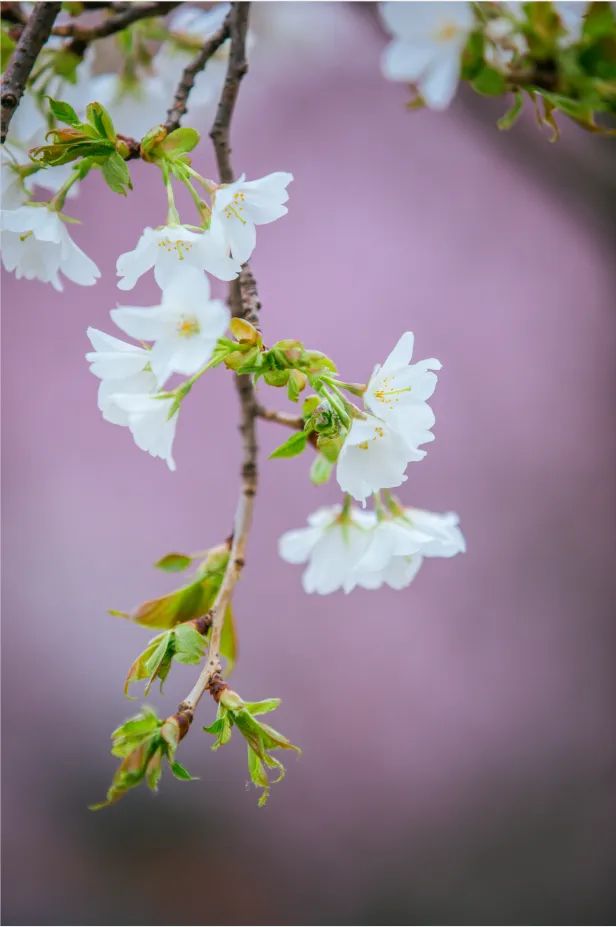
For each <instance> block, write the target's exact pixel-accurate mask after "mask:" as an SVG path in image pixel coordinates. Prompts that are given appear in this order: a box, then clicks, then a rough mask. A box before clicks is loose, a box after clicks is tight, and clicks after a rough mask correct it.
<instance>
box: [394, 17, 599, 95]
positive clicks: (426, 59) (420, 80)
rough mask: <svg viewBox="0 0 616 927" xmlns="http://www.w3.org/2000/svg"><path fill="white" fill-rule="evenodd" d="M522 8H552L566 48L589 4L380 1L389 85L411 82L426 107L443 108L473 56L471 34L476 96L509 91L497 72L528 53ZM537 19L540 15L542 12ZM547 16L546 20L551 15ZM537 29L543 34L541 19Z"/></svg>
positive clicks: (553, 28) (556, 29)
mask: <svg viewBox="0 0 616 927" xmlns="http://www.w3.org/2000/svg"><path fill="white" fill-rule="evenodd" d="M525 7H529V9H530V8H531V7H533V8H534V7H547V8H550V7H551V8H552V10H553V23H550V24H549V28H550V30H551V31H553V32H554V34H555V36H556V44H557V46H558V47H560V48H566V47H567V46H568V45H571V44H573V43H575V42H577V41H579V40H580V38H581V34H582V27H583V24H584V17H585V15H586V13H587V12H588V10H589V4H588V3H578V2H564V3H561V2H555V3H551V4H538V3H537V4H523V3H519V2H513V0H512V2H501V3H494V4H474V3H468V2H465V0H461V2H438V3H428V2H412V3H407V2H403V0H396V2H385V3H381V4H380V11H381V16H382V19H383V23H384V25H385V28H386V29H387V31H388V32H389V33H390V34H391V35H392V36H393V40H392V41H391V43H390V44H389V45H388V47H387V48H386V49H385V51H384V53H383V58H382V65H381V67H382V71H383V75H384V76H385V77H386V78H388V79H389V80H392V81H403V82H405V83H409V84H412V85H413V86H414V87H415V88H416V90H417V92H418V95H419V98H420V100H421V101H423V103H425V105H426V106H428V107H430V109H434V110H443V109H446V108H447V107H448V106H449V104H450V103H451V101H452V100H453V98H454V96H455V93H456V90H457V87H458V83H459V81H460V76H461V74H462V72H463V66H464V56H465V55H468V57H469V58H472V57H473V52H472V51H471V50H470V49H469V44H468V43H469V39H470V37H471V35H475V36H476V37H477V38H478V42H477V46H478V47H479V49H480V55H479V59H480V60H479V62H478V66H477V67H476V68H472V69H471V72H469V74H468V75H467V76H468V77H469V78H470V77H472V78H478V79H477V80H476V82H475V89H476V90H477V91H478V92H479V93H487V94H492V93H494V94H501V93H504V92H505V90H506V89H507V88H506V86H505V83H504V82H503V81H502V79H499V73H498V72H502V73H504V74H505V75H508V74H509V72H510V69H511V67H512V66H513V65H515V64H516V63H518V62H521V61H522V60H523V58H524V56H525V55H526V54H527V53H528V52H529V50H530V49H529V44H528V41H527V32H528V31H529V27H528V24H527V22H526V10H525ZM529 15H530V14H529ZM532 15H535V14H534V11H533V14H532ZM537 15H538V16H539V17H541V13H540V12H539V13H538V14H537ZM546 15H547V16H548V17H549V16H550V15H551V13H550V12H547V13H546ZM544 19H545V17H544ZM531 25H532V24H531ZM537 31H538V32H539V33H541V32H543V33H544V34H545V23H544V20H542V21H541V23H540V24H539V27H538V29H537ZM543 54H544V55H545V54H546V49H545V48H544V49H543ZM495 72H496V73H495Z"/></svg>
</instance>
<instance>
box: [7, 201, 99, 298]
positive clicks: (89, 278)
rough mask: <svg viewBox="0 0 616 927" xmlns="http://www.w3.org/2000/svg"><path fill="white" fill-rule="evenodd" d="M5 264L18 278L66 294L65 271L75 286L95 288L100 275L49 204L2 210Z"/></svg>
mask: <svg viewBox="0 0 616 927" xmlns="http://www.w3.org/2000/svg"><path fill="white" fill-rule="evenodd" d="M1 225H2V263H3V264H4V267H5V268H6V269H7V270H9V271H15V276H16V277H17V278H18V279H20V278H21V277H25V279H26V280H41V281H42V282H43V283H51V285H52V286H53V287H54V289H56V290H62V289H63V286H62V282H61V281H60V278H59V276H58V274H59V272H60V271H61V272H62V273H63V274H64V275H65V276H66V277H68V279H69V280H72V281H73V283H79V284H80V285H81V286H92V285H93V284H94V283H95V282H96V280H97V279H98V277H100V271H99V269H98V267H97V266H96V264H95V263H94V261H92V260H91V259H90V258H89V257H88V256H87V255H86V254H84V252H83V251H82V250H81V248H79V247H77V245H76V244H75V242H74V241H73V239H72V238H71V236H70V235H69V233H68V230H67V228H66V224H65V222H63V221H62V219H61V218H60V216H59V215H58V213H57V212H56V211H55V210H53V209H49V208H48V207H47V205H46V204H41V205H26V206H20V207H18V208H17V209H6V210H2V216H1Z"/></svg>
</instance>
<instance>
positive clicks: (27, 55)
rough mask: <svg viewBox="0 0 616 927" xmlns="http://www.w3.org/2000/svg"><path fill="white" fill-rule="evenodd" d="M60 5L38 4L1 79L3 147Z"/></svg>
mask: <svg viewBox="0 0 616 927" xmlns="http://www.w3.org/2000/svg"><path fill="white" fill-rule="evenodd" d="M60 8H61V4H60V3H58V2H51V3H39V4H37V5H36V6H35V7H34V9H33V10H32V13H31V14H30V17H29V19H28V22H27V23H26V25H25V26H24V30H23V32H22V33H21V35H20V37H19V41H18V42H17V45H16V47H15V51H14V52H13V55H12V57H11V60H10V61H9V64H8V66H7V69H6V71H5V73H4V76H3V78H2V89H1V91H0V103H1V107H2V110H1V115H0V142H1V143H2V144H4V141H5V139H6V136H7V133H8V130H9V125H10V123H11V119H12V118H13V113H14V112H15V110H16V109H17V107H18V106H19V101H20V100H21V98H22V96H23V94H24V90H25V88H26V83H27V81H28V78H29V77H30V74H31V73H32V68H33V67H34V63H35V61H36V59H37V58H38V56H39V52H40V51H41V49H42V47H43V45H44V44H45V42H46V41H47V39H48V38H49V36H50V34H51V29H52V26H53V24H54V22H55V19H56V16H57V15H58V13H59V12H60Z"/></svg>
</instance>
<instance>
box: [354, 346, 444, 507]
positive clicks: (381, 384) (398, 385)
mask: <svg viewBox="0 0 616 927" xmlns="http://www.w3.org/2000/svg"><path fill="white" fill-rule="evenodd" d="M413 344H414V336H413V333H412V332H404V334H403V335H402V336H401V337H400V339H399V340H398V343H397V344H396V346H395V348H394V349H393V351H392V352H391V354H390V355H389V356H388V358H387V360H386V361H385V363H384V364H383V365H382V366H380V365H378V364H377V366H376V367H375V368H374V371H373V373H372V376H371V377H370V380H369V382H368V385H367V387H366V391H365V393H364V404H365V406H366V408H367V409H368V410H369V412H371V413H372V414H371V415H367V416H366V417H365V418H355V419H353V422H352V424H351V428H350V431H349V433H348V435H347V436H346V438H345V440H344V444H343V445H342V448H341V451H340V454H339V456H338V464H337V469H336V477H337V479H338V483H339V484H340V488H341V489H342V490H343V491H344V492H348V493H350V494H351V495H352V496H353V498H354V499H357V501H358V502H362V503H364V502H365V500H366V498H367V497H368V496H369V495H371V494H372V493H373V492H377V491H378V490H379V489H392V488H394V487H395V486H400V485H401V484H402V483H403V482H405V480H406V476H405V470H406V467H407V464H408V463H410V462H411V461H417V460H422V459H423V458H424V457H425V456H426V452H425V451H423V450H420V445H422V444H427V443H428V442H430V441H433V440H434V435H433V434H432V432H431V431H430V429H431V428H432V426H433V425H434V413H433V412H432V409H431V408H430V406H429V405H428V403H427V400H428V399H429V398H430V396H431V395H432V393H433V392H434V389H435V387H436V382H437V377H436V374H435V373H434V371H435V370H440V367H441V365H440V362H439V361H437V360H435V358H428V359H427V360H423V361H419V362H418V363H416V364H411V362H410V361H411V357H412V354H413Z"/></svg>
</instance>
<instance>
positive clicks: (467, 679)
mask: <svg viewBox="0 0 616 927" xmlns="http://www.w3.org/2000/svg"><path fill="white" fill-rule="evenodd" d="M259 6H260V7H262V8H265V7H266V6H267V7H269V5H266V4H260V5H259ZM288 6H289V7H291V9H292V12H291V13H289V11H288V10H287V11H285V14H284V16H285V17H286V20H285V22H286V25H284V28H282V27H280V28H278V27H279V25H280V24H279V21H278V20H277V19H275V18H274V19H273V20H272V22H275V23H276V24H277V28H278V31H279V32H280V34H281V35H282V39H281V38H280V35H278V34H276V35H275V38H274V39H272V40H271V43H270V44H269V45H268V41H267V29H264V31H263V35H264V38H263V39H262V41H261V44H260V46H259V43H257V45H256V46H255V63H254V67H253V69H252V71H251V73H250V75H249V77H248V78H247V79H246V82H245V86H244V88H243V89H242V93H241V99H240V104H239V106H238V111H237V118H236V121H235V127H234V158H233V160H234V165H235V168H236V171H237V172H238V173H239V172H240V171H246V173H247V174H248V176H249V177H250V178H254V177H259V176H261V175H262V174H265V173H268V172H270V171H273V170H291V171H293V173H294V175H295V182H294V184H293V185H292V187H291V200H290V211H289V215H288V216H287V217H286V218H285V219H283V220H281V221H280V222H277V223H275V224H273V225H271V226H269V227H267V228H262V229H260V230H259V234H258V247H257V251H256V253H255V257H254V261H253V268H254V271H255V274H256V277H257V280H258V283H259V291H260V296H261V299H262V302H263V314H262V321H263V328H264V333H265V337H266V340H268V341H273V340H276V339H278V338H283V337H298V338H301V339H303V340H304V341H305V342H306V343H307V344H308V345H310V346H312V347H315V348H319V349H322V350H324V351H326V352H327V353H328V354H330V355H331V356H332V357H334V358H335V359H336V361H337V363H338V365H339V367H340V370H341V371H342V372H343V373H344V376H345V377H346V378H348V379H351V380H353V379H355V380H365V379H366V377H367V376H368V375H369V373H370V371H371V369H372V366H373V364H374V363H375V362H377V361H380V360H383V358H384V357H385V355H386V354H387V352H388V351H389V350H390V348H391V347H392V346H393V344H394V343H395V341H396V340H397V338H398V337H399V335H400V333H401V332H402V331H403V330H405V329H407V328H410V329H412V330H413V331H414V332H415V333H416V350H417V355H416V356H417V357H418V358H421V357H425V356H433V355H434V356H436V357H438V358H439V359H440V360H441V361H442V363H443V371H442V375H441V376H440V380H439V387H438V390H437V392H436V395H435V397H434V402H433V406H434V409H435V412H436V417H437V424H436V428H435V432H436V436H437V440H436V442H435V444H433V445H431V446H430V448H429V453H428V456H427V458H426V460H425V461H424V462H423V464H422V465H421V466H416V465H411V467H410V470H409V481H408V483H407V484H406V486H405V487H404V489H403V490H402V492H401V496H402V498H403V499H404V500H405V501H406V502H408V503H409V504H413V505H418V506H422V507H426V508H430V509H433V510H436V511H445V510H447V509H455V510H456V511H458V512H459V514H460V517H461V524H462V527H463V530H464V532H465V535H466V538H467V542H468V553H467V554H466V555H465V556H459V557H457V558H455V559H454V560H451V561H429V562H427V563H426V564H425V565H424V567H423V569H422V571H421V573H420V574H419V576H418V578H417V580H416V581H415V583H414V584H413V585H412V586H411V587H410V588H409V589H408V590H405V591H404V592H402V593H394V592H391V591H387V590H386V591H382V592H379V593H367V592H362V591H356V592H354V593H353V594H352V595H351V596H349V597H344V596H343V595H342V594H336V595H334V596H330V597H326V598H319V597H307V596H306V595H304V594H303V592H302V589H301V585H300V570H299V568H297V567H292V566H289V565H286V564H283V563H281V562H280V561H279V560H278V557H277V553H276V541H277V538H278V536H279V535H280V534H281V533H282V532H283V531H284V530H287V529H288V528H290V527H299V526H301V525H302V524H303V523H304V520H305V517H306V516H307V514H308V513H309V512H311V511H312V510H313V509H314V508H316V507H317V506H319V505H321V504H325V503H329V502H334V501H336V499H337V492H336V485H335V484H332V485H330V486H327V487H325V488H320V489H317V488H314V487H312V486H311V485H310V484H309V482H308V480H307V467H308V458H307V457H306V458H300V459H298V460H293V461H288V462H285V461H271V462H267V460H266V456H267V453H268V452H269V451H270V450H271V449H272V448H273V447H274V446H275V445H276V444H277V443H279V442H280V441H281V440H283V438H284V437H286V435H285V433H284V432H283V431H282V430H281V429H280V428H279V427H278V426H276V425H269V424H265V425H262V426H261V428H260V444H261V449H262V453H261V463H262V474H261V490H260V493H259V495H258V498H257V508H256V522H255V526H254V530H253V533H252V536H251V540H250V546H249V551H248V562H247V567H246V570H245V574H244V577H243V581H242V583H241V585H240V587H239V588H238V590H237V595H236V611H237V616H238V620H239V630H240V640H241V659H240V663H239V666H238V668H237V670H236V674H235V677H234V685H235V687H236V688H237V689H238V690H239V691H240V692H241V693H242V694H243V695H244V696H245V697H247V698H263V697H266V696H273V695H276V696H281V697H282V698H283V706H282V708H281V709H280V710H279V712H278V717H277V718H276V719H275V724H276V726H277V727H279V728H280V729H281V730H283V731H284V732H286V733H287V734H288V735H289V736H291V737H292V738H293V739H294V740H295V741H296V742H298V743H300V744H301V745H302V747H303V749H304V754H303V756H302V758H301V759H299V760H295V759H294V758H293V757H292V758H291V760H290V762H289V763H288V775H287V779H286V780H285V782H284V783H282V784H280V785H278V786H276V787H275V788H274V790H273V793H272V797H271V800H270V803H269V805H268V806H267V808H266V809H265V810H259V809H258V808H257V805H256V793H255V792H254V790H252V789H250V790H248V789H246V788H245V782H246V772H245V760H244V749H243V745H242V744H241V743H240V742H236V740H235V739H234V741H232V743H231V744H230V745H229V746H228V747H226V748H225V749H224V750H222V751H220V752H219V753H218V754H213V753H211V752H210V750H209V747H210V743H211V740H210V738H209V737H208V736H206V735H203V734H201V732H200V725H201V724H205V723H210V721H211V719H212V717H213V706H212V705H211V704H210V703H209V702H208V701H204V703H203V704H202V706H201V709H200V711H199V714H198V717H197V720H196V722H195V725H194V726H193V730H192V732H191V734H190V736H189V737H188V738H187V739H186V741H185V742H184V743H183V744H182V748H181V751H180V756H179V758H180V759H181V760H182V762H184V763H185V764H186V766H187V767H188V768H189V769H190V770H191V772H193V773H194V774H195V775H199V776H200V777H201V781H200V782H196V783H191V784H183V783H179V782H176V781H175V780H173V779H172V778H171V777H170V776H165V777H164V779H163V782H162V786H161V791H160V794H159V795H158V796H157V797H153V796H152V795H150V794H149V793H147V792H146V791H145V790H138V791H136V792H134V793H132V794H131V795H130V796H128V797H127V798H126V799H125V800H124V801H123V802H122V803H120V804H119V805H117V806H115V807H114V808H112V809H110V810H108V811H106V812H103V813H100V814H98V815H94V814H91V813H90V812H89V811H88V810H87V808H86V806H87V804H88V803H89V802H91V801H94V800H97V799H100V798H101V797H102V796H103V795H104V793H105V790H106V788H107V786H108V783H109V780H110V777H111V775H112V771H113V768H114V762H115V761H114V760H113V758H111V757H110V756H109V754H108V752H107V751H108V738H109V733H110V731H111V730H112V728H113V727H115V726H116V724H117V723H118V722H119V721H120V720H121V719H122V718H123V717H126V716H127V715H128V714H131V713H132V711H133V710H134V709H135V707H136V706H137V705H138V704H139V702H137V703H127V702H126V700H125V699H124V697H123V696H122V692H121V689H122V682H123V678H124V674H125V672H126V669H127V667H128V665H129V663H130V662H131V660H132V659H133V657H134V656H135V654H136V653H137V652H138V651H139V650H140V649H141V648H142V646H143V645H144V644H145V641H146V640H147V638H148V632H147V631H145V630H144V629H141V628H139V627H136V626H131V625H129V624H127V623H124V622H122V621H121V620H119V619H114V618H111V617H108V616H107V615H106V609H107V608H109V607H115V608H130V607H131V606H133V605H135V604H136V603H137V602H139V601H141V600H143V599H145V598H148V597H150V596H152V595H155V594H157V593H160V592H163V591H164V590H166V589H168V588H171V586H172V584H173V578H169V577H165V576H164V575H163V574H159V573H158V572H157V571H155V570H153V569H152V567H151V564H152V562H153V561H154V560H156V559H157V558H159V557H160V556H161V555H162V554H164V553H165V552H167V551H169V550H195V549H200V548H203V547H204V546H208V545H211V544H215V543H217V542H219V541H220V540H221V539H222V538H223V537H225V536H226V535H227V534H228V533H229V530H230V525H231V518H232V511H233V508H234V504H235V497H236V493H237V479H236V472H237V469H238V465H239V443H238V436H237V433H236V420H237V408H236V397H235V393H234V390H233V388H232V383H231V380H230V375H229V374H228V373H226V372H224V371H215V372H214V373H212V375H211V376H210V375H208V377H207V378H205V379H204V380H203V381H202V382H201V383H200V384H199V388H198V389H195V390H194V391H193V393H192V394H191V396H190V397H189V398H188V400H187V401H186V403H185V406H184V408H183V410H182V413H181V417H180V423H179V428H178V435H177V440H176V453H175V457H176V460H177V464H178V470H177V473H175V474H171V473H169V472H168V471H167V469H166V467H165V466H164V464H163V463H162V462H160V461H157V460H153V459H152V458H150V457H148V456H147V455H145V454H143V453H142V452H140V451H139V450H137V448H136V447H135V446H134V444H133V442H132V440H131V438H130V435H129V434H128V432H127V431H126V430H124V429H120V428H116V427H114V426H111V425H109V424H107V423H105V422H103V421H102V419H101V417H100V415H99V413H98V411H97V409H96V385H97V384H96V381H95V379H94V378H93V377H92V376H91V375H90V374H89V372H88V369H87V365H86V363H85V361H84V359H83V354H84V353H85V351H86V350H87V347H88V346H87V342H86V338H85V329H86V327H87V326H88V325H94V326H97V327H100V328H103V329H105V330H108V331H113V327H112V323H111V322H110V321H109V318H108V312H109V309H110V308H112V307H113V306H115V305H116V303H117V302H118V301H119V302H124V303H131V302H132V303H136V304H143V305H147V304H150V303H154V302H155V301H156V296H157V288H156V286H155V284H154V282H153V280H152V279H151V277H149V278H143V279H142V281H141V282H140V283H139V284H138V286H137V287H136V289H135V290H134V291H133V293H132V294H130V295H125V294H121V293H120V291H118V290H117V289H116V285H115V267H114V265H115V260H116V257H117V255H118V254H119V253H120V252H122V251H125V250H127V249H130V248H132V247H133V246H134V244H135V242H136V240H137V238H138V235H139V233H140V230H141V229H142V227H143V226H144V225H145V224H152V225H156V224H159V223H160V222H162V221H163V220H164V192H163V190H162V185H161V184H160V181H159V179H158V177H157V174H156V171H155V170H154V169H153V168H150V167H148V166H147V165H142V164H136V165H134V166H132V167H131V169H132V172H133V175H134V181H135V191H134V193H133V194H132V195H131V196H130V198H129V200H128V201H123V200H122V199H120V198H119V197H115V196H113V195H111V194H108V192H107V191H105V190H103V187H102V185H101V183H100V182H99V178H93V179H88V182H87V183H86V184H85V188H84V190H83V191H82V194H81V197H80V199H79V200H78V201H75V202H71V203H70V204H69V205H70V209H69V210H68V211H70V212H71V213H72V214H74V215H77V216H79V217H80V218H82V219H83V225H82V226H81V227H75V231H74V234H75V237H76V239H77V241H78V242H79V243H80V244H81V245H82V246H83V247H84V249H85V250H86V251H87V253H88V254H90V255H91V256H92V257H93V258H94V259H95V260H96V261H97V262H98V264H99V266H100V268H101V270H102V274H103V276H102V279H101V281H99V283H98V285H97V286H96V287H94V288H90V289H86V288H80V287H76V286H73V285H71V284H67V286H66V290H65V292H64V293H63V294H56V293H54V292H53V291H52V290H51V288H46V287H44V286H43V285H40V284H32V283H31V284H27V283H25V282H20V283H17V282H16V281H15V280H14V279H13V278H12V277H9V276H8V275H5V277H4V279H3V294H2V295H3V303H4V313H3V316H4V318H3V325H4V338H3V356H4V442H3V452H4V485H3V489H4V661H5V665H4V686H5V698H4V708H5V723H4V799H5V802H4V804H5V807H4V831H5V834H4V836H5V858H4V865H5V888H4V909H5V910H4V922H5V923H11V924H26V923H39V924H83V923H86V924H109V923H117V924H126V923H130V924H150V923H160V924H167V923H185V924H210V923H212V924H214V923H218V924H219V923H224V924H248V923H249V924H273V923H274V924H278V923H281V924H286V923H290V924H316V923H341V924H346V923H349V924H358V923H359V924H363V923H365V924H374V923H382V924H398V923H400V924H408V923H477V922H480V923H484V922H485V923H487V922H490V921H491V922H496V923H532V922H534V923H553V922H554V923H555V922H557V921H559V920H560V922H561V923H562V922H568V923H608V922H609V918H610V877H611V875H612V873H611V872H610V869H611V859H610V851H611V850H612V849H613V846H610V844H613V822H614V814H613V811H614V808H613V794H614V793H613V770H614V759H615V749H614V748H615V744H614V733H613V721H614V717H613V709H612V705H611V699H610V697H611V695H612V692H611V679H610V675H611V671H612V668H613V655H612V652H611V647H612V645H613V641H614V629H613V623H612V614H611V612H612V609H611V607H610V606H613V601H614V569H613V553H614V533H615V532H614V518H613V515H614V501H615V499H614V496H615V492H614V480H613V463H614V442H613V406H612V402H613V386H614V383H613V380H614V361H613V358H614V347H615V345H614V341H615V338H614V335H615V331H616V325H615V320H614V283H615V280H614V264H613V244H614V237H613V228H612V226H611V225H610V221H609V220H610V197H612V199H613V193H614V187H613V178H612V179H610V175H609V168H610V167H611V162H610V160H609V159H610V158H611V157H613V156H612V155H611V151H612V149H611V148H610V147H609V146H610V145H612V144H613V143H611V142H609V141H603V140H596V139H591V138H587V137H581V136H579V135H578V134H577V133H576V132H574V131H572V130H571V129H570V128H569V127H567V129H566V131H565V137H564V140H563V141H562V142H561V143H560V144H558V145H554V146H550V145H548V144H547V142H546V140H545V138H544V137H543V136H542V135H541V134H540V132H539V130H538V129H537V128H536V127H535V126H534V125H533V124H532V123H531V122H530V120H528V121H526V122H525V123H523V124H522V125H521V126H519V127H518V128H516V129H515V130H514V132H513V133H511V134H509V135H506V134H500V133H498V131H497V130H496V128H495V126H494V118H495V115H496V114H497V113H498V112H499V111H500V109H501V107H500V102H502V101H499V105H498V106H497V107H496V108H495V107H494V106H492V105H491V104H490V102H489V101H485V100H481V99H467V98H466V97H465V96H464V94H462V95H461V97H460V98H459V99H458V100H457V101H456V103H455V105H454V106H453V107H452V109H451V110H450V111H448V112H447V113H444V114H431V113H427V112H425V113H408V112H406V111H405V109H404V103H405V100H406V91H405V89H404V87H402V86H396V85H392V84H389V83H387V82H385V81H384V80H383V79H382V78H381V76H380V73H379V69H378V60H379V54H380V50H381V48H382V47H383V43H384V39H383V37H382V35H381V34H380V32H379V30H378V28H377V27H376V25H375V23H374V22H373V21H372V19H371V17H370V16H369V15H368V12H367V11H366V10H362V9H358V8H355V7H354V6H353V5H351V4H348V5H339V6H332V5H329V4H326V5H321V4H318V5H317V4H315V5H312V6H311V7H309V8H308V9H306V8H305V6H304V5H301V4H295V5H291V4H289V5H288ZM267 12H268V11H267V10H265V9H261V10H259V13H258V15H259V16H260V17H261V18H262V19H263V20H264V21H266V19H267V16H266V14H267ZM269 12H270V13H272V12H273V13H276V11H272V10H271V9H270V10H269ZM281 17H282V14H281ZM262 28H263V26H262ZM285 29H286V30H287V32H286V33H285ZM293 29H295V30H296V31H295V32H293ZM272 32H275V29H274V28H273V27H272ZM300 40H301V41H300ZM298 41H299V45H300V47H299V49H298V48H297V47H296V44H295V43H297V42H298ZM170 93H171V88H170ZM201 127H202V128H203V129H204V144H203V145H202V148H201V149H199V154H198V156H197V163H198V164H200V166H201V168H202V169H203V170H204V172H205V173H210V174H212V173H213V172H214V167H213V160H212V158H211V156H210V151H209V147H208V141H207V133H206V131H205V130H206V128H207V124H206V122H205V121H204V122H203V125H202V126H201ZM221 292H222V290H221ZM263 398H264V400H265V401H266V402H267V404H268V405H270V406H276V405H280V404H282V405H284V406H286V402H285V400H284V394H283V392H282V391H279V392H278V391H275V390H273V389H268V390H267V394H265V393H263ZM195 673H196V670H195V668H194V667H177V668H174V670H173V672H172V675H171V678H170V680H169V682H168V685H167V687H166V691H165V694H164V695H163V696H160V695H159V694H158V693H156V694H155V695H154V696H153V697H152V702H153V704H154V705H155V706H156V707H157V708H158V709H159V710H160V711H161V712H170V711H172V710H174V708H175V705H176V703H177V701H178V700H179V699H180V698H181V697H182V696H183V695H185V694H186V692H187V691H188V689H189V688H190V687H191V686H192V682H193V680H194V678H195ZM564 918H569V919H570V920H566V921H563V919H564Z"/></svg>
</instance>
